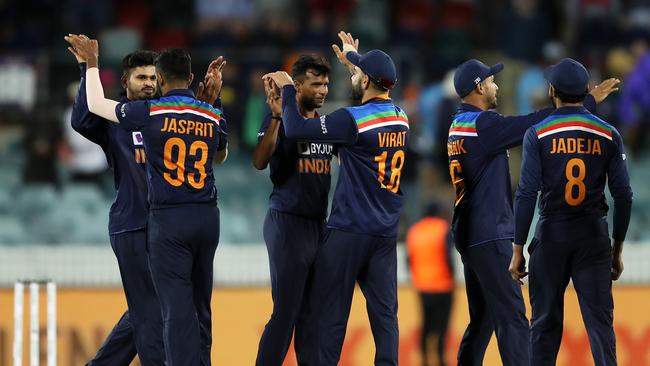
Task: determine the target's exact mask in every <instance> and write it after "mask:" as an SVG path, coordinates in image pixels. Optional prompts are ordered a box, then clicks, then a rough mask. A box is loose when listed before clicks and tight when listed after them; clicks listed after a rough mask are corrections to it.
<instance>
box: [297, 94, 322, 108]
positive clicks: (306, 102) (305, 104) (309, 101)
mask: <svg viewBox="0 0 650 366" xmlns="http://www.w3.org/2000/svg"><path fill="white" fill-rule="evenodd" d="M300 105H301V106H302V108H303V109H305V110H308V111H313V110H314V109H318V108H320V107H322V106H323V104H322V103H320V105H319V103H316V101H315V100H314V99H313V98H309V97H307V96H303V97H302V98H300Z"/></svg>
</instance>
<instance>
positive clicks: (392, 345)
mask: <svg viewBox="0 0 650 366" xmlns="http://www.w3.org/2000/svg"><path fill="white" fill-rule="evenodd" d="M355 283H359V287H361V291H362V292H363V295H364V296H365V298H366V308H367V310H368V319H369V320H370V328H371V330H372V336H373V338H374V341H375V360H374V364H375V365H376V366H397V351H398V344H399V331H398V325H397V253H396V238H394V237H390V238H387V237H379V236H373V235H364V234H353V233H349V232H345V231H341V230H337V229H328V230H327V231H326V234H325V235H324V238H323V243H322V244H321V246H320V248H319V249H318V253H317V254H316V261H315V262H314V282H313V284H312V286H311V288H310V289H309V292H310V294H309V303H310V308H311V309H310V310H311V311H310V317H309V320H308V321H307V324H308V325H309V333H308V334H307V335H306V336H305V337H304V338H305V339H304V342H305V343H306V346H305V347H304V348H303V352H300V353H298V354H297V356H298V363H299V364H300V365H305V366H306V365H309V366H313V365H319V366H321V365H326V366H336V365H337V364H338V361H339V358H340V356H341V349H342V348H343V340H344V338H345V331H346V327H347V324H348V317H349V316H350V307H351V306H352V296H353V295H354V286H355Z"/></svg>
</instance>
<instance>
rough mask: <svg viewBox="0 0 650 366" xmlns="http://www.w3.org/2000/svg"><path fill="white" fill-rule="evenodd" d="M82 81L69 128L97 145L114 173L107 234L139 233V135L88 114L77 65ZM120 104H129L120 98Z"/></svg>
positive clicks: (142, 213) (143, 204) (142, 182)
mask: <svg viewBox="0 0 650 366" xmlns="http://www.w3.org/2000/svg"><path fill="white" fill-rule="evenodd" d="M80 69H81V81H80V83H79V90H78V92H77V97H76V99H75V102H74V105H73V107H72V116H71V118H70V122H71V124H72V128H74V129H75V131H77V132H79V133H80V134H81V135H83V136H84V137H86V138H87V139H88V140H90V141H92V142H94V143H96V144H97V145H99V146H100V147H101V148H102V149H103V150H104V153H105V154H106V159H107V160H108V164H109V166H110V167H111V169H112V170H113V178H114V182H115V190H116V191H117V195H116V196H115V201H114V202H113V204H112V205H111V209H110V213H109V219H108V231H109V233H110V234H111V235H115V234H119V233H123V232H127V231H134V230H139V229H142V228H144V227H145V226H146V224H147V179H146V175H145V163H146V155H145V151H144V146H143V144H142V133H141V132H138V131H127V130H125V129H123V128H121V127H120V126H119V125H117V124H115V123H112V122H110V121H107V120H105V119H103V118H101V117H99V116H97V115H95V114H92V113H90V111H89V110H88V103H87V101H86V64H80ZM121 102H123V103H125V102H128V99H126V97H122V99H121Z"/></svg>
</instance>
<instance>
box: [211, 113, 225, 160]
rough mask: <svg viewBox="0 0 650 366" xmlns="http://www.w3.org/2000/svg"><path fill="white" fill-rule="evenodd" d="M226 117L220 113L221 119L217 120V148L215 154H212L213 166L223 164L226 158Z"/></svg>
mask: <svg viewBox="0 0 650 366" xmlns="http://www.w3.org/2000/svg"><path fill="white" fill-rule="evenodd" d="M226 126H228V124H227V122H226V117H225V115H224V114H223V113H222V114H221V119H220V120H219V127H218V129H219V146H217V152H216V153H215V154H214V162H215V164H223V163H224V162H225V161H226V159H227V158H228V133H227V132H226Z"/></svg>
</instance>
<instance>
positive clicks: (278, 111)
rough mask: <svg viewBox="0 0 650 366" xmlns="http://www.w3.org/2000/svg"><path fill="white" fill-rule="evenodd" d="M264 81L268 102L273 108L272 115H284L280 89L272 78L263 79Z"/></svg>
mask: <svg viewBox="0 0 650 366" xmlns="http://www.w3.org/2000/svg"><path fill="white" fill-rule="evenodd" d="M262 82H263V83H264V93H266V104H268V106H269V108H270V109H271V115H272V116H274V117H280V116H281V115H282V98H281V97H280V90H279V89H278V87H277V85H275V82H273V80H272V79H271V78H265V79H263V80H262Z"/></svg>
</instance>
